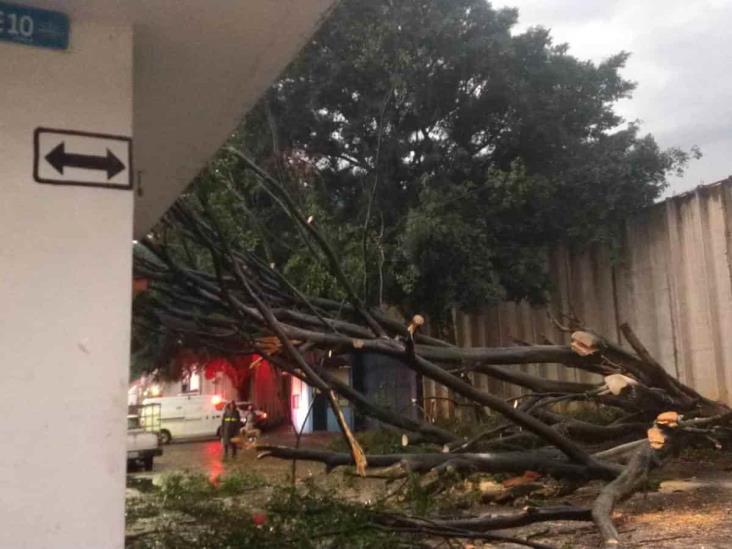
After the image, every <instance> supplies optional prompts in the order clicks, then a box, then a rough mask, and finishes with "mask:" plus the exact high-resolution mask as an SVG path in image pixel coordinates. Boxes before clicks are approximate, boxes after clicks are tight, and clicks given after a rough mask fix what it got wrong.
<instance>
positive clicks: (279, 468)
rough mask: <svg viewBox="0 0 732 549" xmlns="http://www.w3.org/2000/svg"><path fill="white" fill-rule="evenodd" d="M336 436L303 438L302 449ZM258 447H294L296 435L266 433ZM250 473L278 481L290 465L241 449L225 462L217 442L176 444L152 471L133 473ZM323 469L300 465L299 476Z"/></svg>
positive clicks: (145, 475)
mask: <svg viewBox="0 0 732 549" xmlns="http://www.w3.org/2000/svg"><path fill="white" fill-rule="evenodd" d="M333 436H334V434H333V433H313V434H308V435H303V437H302V440H301V442H300V446H301V447H309V448H313V447H327V446H328V444H329V442H330V441H331V440H332V438H333ZM259 444H272V445H284V446H294V445H295V435H294V434H293V433H292V432H291V431H290V430H280V431H275V432H270V433H265V434H263V435H262V437H261V438H260V440H259ZM234 469H238V470H247V471H252V472H256V473H258V474H261V475H264V476H265V477H267V478H268V479H269V480H278V479H280V478H284V477H285V476H286V475H288V474H290V470H291V462H290V461H286V460H280V459H273V458H269V459H257V451H256V450H255V449H246V450H240V451H239V452H238V454H237V457H236V459H231V458H230V459H228V460H224V456H223V448H222V446H221V443H220V442H219V440H218V439H208V440H195V441H187V442H175V443H172V444H168V445H166V446H164V447H163V455H162V456H160V457H156V458H155V463H154V466H153V470H152V471H151V472H145V471H142V470H137V471H130V474H131V475H133V476H134V477H137V478H152V479H155V478H157V477H159V476H160V475H162V474H165V473H170V472H174V471H190V472H202V473H205V474H206V475H207V476H209V478H211V479H213V478H216V477H217V476H219V475H221V474H222V473H225V472H226V471H229V470H234ZM323 470H324V466H323V465H321V464H318V463H308V462H299V463H298V476H306V475H313V474H319V473H322V472H323Z"/></svg>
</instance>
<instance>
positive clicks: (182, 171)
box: [18, 0, 334, 237]
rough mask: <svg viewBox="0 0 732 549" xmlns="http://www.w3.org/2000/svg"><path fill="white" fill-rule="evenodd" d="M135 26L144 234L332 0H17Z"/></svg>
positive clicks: (136, 142)
mask: <svg viewBox="0 0 732 549" xmlns="http://www.w3.org/2000/svg"><path fill="white" fill-rule="evenodd" d="M18 3H21V4H27V5H30V6H34V7H39V8H45V9H51V10H56V11H61V12H64V13H66V14H67V15H68V16H69V18H70V20H71V37H70V45H69V49H70V50H73V47H74V22H75V21H83V20H92V21H99V22H103V23H105V24H110V25H113V26H116V25H120V26H130V25H131V26H132V28H133V29H134V93H133V97H134V105H133V108H134V115H133V128H134V130H133V134H134V135H133V157H134V179H135V189H136V191H135V220H134V234H135V236H136V237H139V236H141V235H144V234H145V233H146V232H147V231H149V230H150V228H151V227H152V226H153V225H154V224H155V222H156V221H157V220H158V219H159V217H160V216H161V215H162V214H163V213H164V212H165V210H166V209H167V208H168V207H169V206H170V205H171V204H172V203H173V201H174V200H175V199H176V198H177V196H178V195H179V194H180V193H181V192H182V191H183V190H184V189H185V187H186V186H187V185H188V184H189V183H190V182H191V180H192V179H193V178H194V177H195V176H196V174H198V173H199V172H200V170H201V169H202V168H203V167H204V166H205V165H206V162H207V161H208V160H209V159H210V158H211V156H212V155H213V154H214V153H215V152H216V150H217V149H218V148H219V147H220V146H221V145H222V144H223V143H224V141H225V140H226V139H227V137H229V136H230V135H231V133H232V132H233V131H234V129H235V128H236V126H237V124H238V122H239V121H240V120H241V119H242V117H243V116H244V114H245V113H246V112H247V111H248V110H249V109H250V108H251V107H252V106H253V105H254V104H255V102H256V101H257V100H258V99H259V97H260V96H261V95H262V94H263V93H264V91H265V90H266V89H267V87H268V86H269V85H270V84H271V83H272V82H273V81H274V80H275V79H276V78H277V76H278V75H279V74H280V72H281V71H282V70H283V69H284V68H285V67H286V66H287V64H288V63H289V62H290V61H291V60H292V59H293V58H294V57H295V56H296V55H297V52H298V51H299V50H300V49H301V48H302V47H303V46H304V45H305V44H306V43H307V41H308V40H309V39H310V37H311V36H312V34H313V33H314V32H315V30H316V29H317V27H318V25H319V23H320V22H321V21H322V19H323V18H324V17H325V15H326V14H327V12H328V10H329V8H330V7H331V6H332V5H333V3H334V0H211V1H205V2H203V1H201V0H128V1H124V2H120V1H119V0H95V1H94V2H89V1H88V0H38V1H33V2H25V1H21V2H18Z"/></svg>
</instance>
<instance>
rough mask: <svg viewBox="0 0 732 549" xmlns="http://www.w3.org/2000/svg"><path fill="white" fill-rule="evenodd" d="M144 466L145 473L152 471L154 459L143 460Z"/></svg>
mask: <svg viewBox="0 0 732 549" xmlns="http://www.w3.org/2000/svg"><path fill="white" fill-rule="evenodd" d="M142 465H143V467H145V471H152V470H153V457H152V456H148V457H146V458H145V459H143V460H142Z"/></svg>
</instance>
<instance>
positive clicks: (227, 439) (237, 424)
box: [221, 400, 241, 458]
mask: <svg viewBox="0 0 732 549" xmlns="http://www.w3.org/2000/svg"><path fill="white" fill-rule="evenodd" d="M239 429H241V415H239V410H238V409H237V407H236V403H235V402H234V401H233V400H232V401H231V402H229V403H228V404H227V405H226V408H224V415H223V417H222V418H221V444H223V445H224V458H227V457H228V456H229V450H231V457H234V458H235V457H236V451H237V449H238V448H237V445H236V443H235V442H234V441H233V440H232V439H234V438H235V437H236V436H237V435H238V434H239Z"/></svg>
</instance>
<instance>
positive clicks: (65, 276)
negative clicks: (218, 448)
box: [0, 21, 133, 549]
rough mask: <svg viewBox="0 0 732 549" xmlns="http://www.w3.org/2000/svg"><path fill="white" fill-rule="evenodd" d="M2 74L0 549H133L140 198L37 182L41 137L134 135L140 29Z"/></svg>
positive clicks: (29, 53) (16, 61) (95, 36)
mask: <svg viewBox="0 0 732 549" xmlns="http://www.w3.org/2000/svg"><path fill="white" fill-rule="evenodd" d="M0 74H2V85H0V105H2V107H0V239H1V241H0V368H1V369H2V383H1V384H0V513H1V515H2V520H1V522H2V527H0V547H12V548H20V547H29V548H49V547H54V548H94V549H98V548H106V547H122V546H123V536H124V481H125V433H126V422H125V415H126V404H127V398H126V396H127V377H128V363H129V326H130V296H131V238H132V233H131V230H132V213H133V196H132V191H130V190H119V189H104V188H89V187H81V186H55V185H47V184H39V183H37V182H35V181H34V178H33V132H34V130H35V129H36V128H37V127H49V128H59V129H68V130H78V131H85V132H95V133H104V134H114V135H123V136H131V135H132V30H131V28H129V27H116V26H110V25H105V24H99V23H93V22H88V21H87V22H84V21H72V27H71V42H70V47H69V49H68V51H54V50H48V49H41V48H34V47H28V46H22V45H14V44H9V43H4V42H0ZM67 152H68V151H67Z"/></svg>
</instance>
